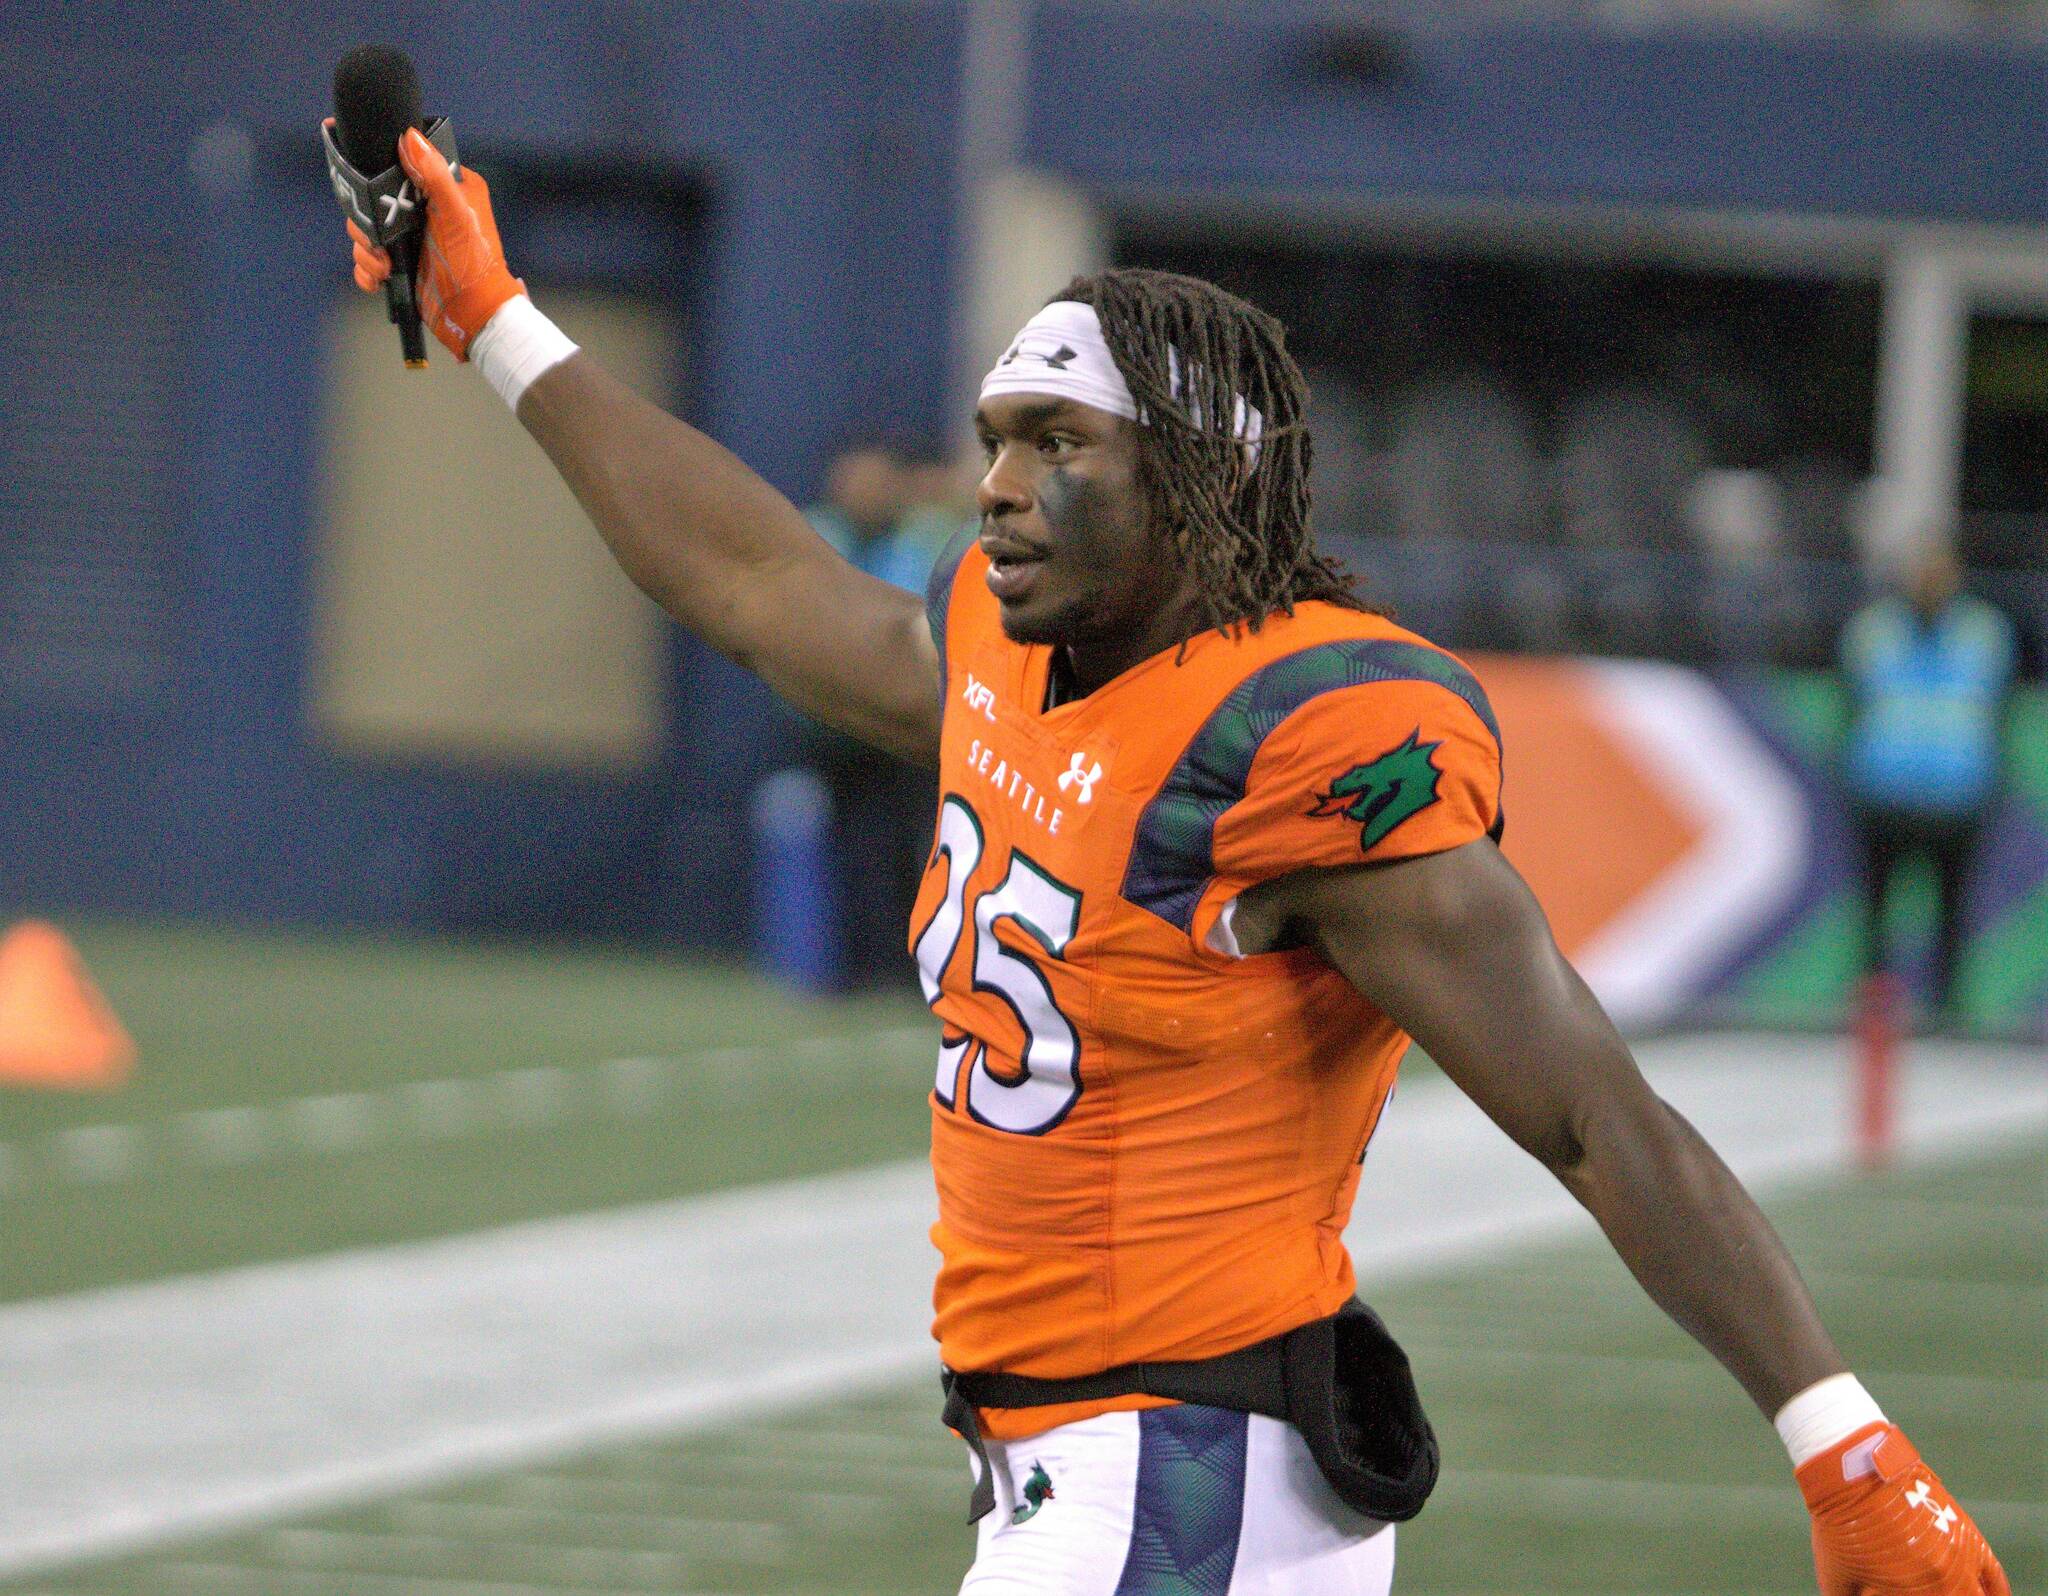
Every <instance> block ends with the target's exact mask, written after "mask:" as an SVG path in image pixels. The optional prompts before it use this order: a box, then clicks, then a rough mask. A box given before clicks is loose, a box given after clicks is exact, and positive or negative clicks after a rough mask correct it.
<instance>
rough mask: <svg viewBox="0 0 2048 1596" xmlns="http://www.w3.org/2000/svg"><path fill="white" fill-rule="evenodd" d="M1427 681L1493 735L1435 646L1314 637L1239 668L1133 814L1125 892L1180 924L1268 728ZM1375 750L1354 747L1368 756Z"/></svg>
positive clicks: (1471, 683)
mask: <svg viewBox="0 0 2048 1596" xmlns="http://www.w3.org/2000/svg"><path fill="white" fill-rule="evenodd" d="M1395 681H1406V682H1435V683H1436V684H1437V685H1438V686H1439V687H1443V688H1446V689H1448V690H1449V691H1450V692H1453V693H1455V694H1457V695H1458V697H1460V698H1462V699H1463V700H1464V701H1465V702H1466V703H1468V704H1470V705H1471V706H1472V712H1473V713H1474V714H1476V715H1477V716H1478V717H1479V718H1480V720H1481V721H1483V722H1484V723H1485V725H1486V729H1487V730H1488V731H1490V732H1491V733H1493V740H1494V742H1495V744H1496V745H1498V744H1499V742H1500V724H1499V722H1498V721H1496V720H1495V719H1494V718H1493V706H1492V705H1491V704H1489V703H1487V701H1486V694H1485V692H1484V691H1483V690H1482V689H1481V688H1480V686H1479V683H1478V682H1477V681H1475V680H1474V679H1473V676H1472V673H1471V672H1470V671H1468V670H1466V669H1465V667H1464V666H1462V665H1460V664H1459V663H1458V662H1457V661H1456V660H1454V659H1452V658H1451V656H1450V655H1448V654H1446V653H1444V652H1443V651H1442V650H1441V649H1435V648H1431V647H1430V646H1429V645H1428V644H1426V643H1404V642H1400V641H1398V640H1395V639H1391V638H1361V639H1358V640H1355V641H1349V642H1342V643H1320V644H1318V645H1316V646H1315V647H1314V648H1306V649H1303V650H1302V651H1301V652H1300V653H1298V654H1289V655H1287V656H1286V657H1285V658H1284V659H1277V660H1274V661H1273V662H1272V663H1271V664H1270V665H1267V666H1265V667H1264V668H1263V669H1261V670H1258V671H1256V672H1254V673H1253V674H1252V675H1250V676H1247V677H1246V678H1245V679H1244V680H1243V681H1242V682H1239V683H1238V684H1237V686H1236V687H1235V688H1234V689H1232V691H1231V694H1230V696H1229V697H1228V698H1226V699H1224V700H1223V702H1222V703H1221V704H1220V705H1218V706H1217V708H1216V710H1215V712H1214V713H1213V714H1211V715H1210V717H1209V718H1208V720H1206V721H1205V722H1203V724H1202V729H1201V730H1200V731H1198V732H1196V733H1195V736H1194V740H1193V741H1192V742H1190V743H1189V744H1188V746H1187V751H1186V752H1185V753H1183V754H1182V755H1181V756H1180V761H1179V763H1177V764H1176V765H1175V766H1174V767H1173V770H1172V771H1171V772H1170V773H1169V774H1168V776H1167V778H1166V780H1165V782H1164V783H1162V784H1161V786H1160V788H1159V791H1158V792H1157V793H1156V794H1154V795H1153V798H1152V801H1151V802H1150V803H1148V804H1147V805H1146V806H1145V812H1144V813H1143V814H1142V815H1140V816H1139V817H1138V831H1137V837H1136V840H1135V841H1134V842H1133V843H1132V846H1131V859H1130V863H1129V864H1128V865H1127V866H1126V867H1125V869H1124V885H1123V896H1124V898H1125V899H1126V900H1127V901H1128V902H1131V903H1135V904H1136V905H1137V906H1138V907H1139V908H1141V909H1148V910H1150V911H1151V912H1152V913H1153V914H1156V915H1158V916H1159V918H1160V919H1162V920H1166V921H1169V922H1171V923H1172V924H1174V925H1176V926H1178V927H1179V928H1180V929H1181V930H1183V931H1189V930H1192V928H1193V925H1194V918H1195V905H1196V903H1197V902H1199V901H1200V899H1201V896H1202V890H1203V888H1205V887H1206V886H1207V885H1208V884H1209V880H1210V878H1211V877H1212V876H1214V875H1215V873H1216V866H1215V854H1214V845H1215V837H1216V822H1217V820H1218V819H1219V818H1221V816H1222V815H1223V812H1224V811H1225V810H1227V809H1229V808H1230V807H1231V806H1232V805H1233V804H1235V803H1237V802H1238V801H1239V800H1241V799H1242V798H1243V797H1244V789H1245V783H1246V781H1248V780H1249V779H1250V777H1251V770H1252V761H1253V760H1255V759H1256V758H1257V757H1258V753H1259V748H1260V746H1261V745H1262V744H1263V743H1264V742H1265V740H1266V738H1267V736H1268V735H1269V734H1270V733H1271V732H1272V731H1273V729H1274V728H1275V727H1276V726H1278V725H1279V724H1280V723H1281V722H1282V721H1284V720H1286V719H1287V718H1288V716H1290V715H1292V714H1293V713H1294V712H1295V711H1296V710H1298V709H1300V708H1301V707H1302V706H1303V705H1304V704H1306V703H1308V702H1309V701H1310V700H1311V699H1315V698H1320V697H1321V696H1322V695H1323V694H1324V693H1334V692H1337V691H1338V690H1340V689H1342V688H1346V687H1358V686H1361V685H1363V684H1364V683H1367V682H1395ZM1381 752H1383V750H1382V749H1378V748H1368V749H1362V750H1360V757H1361V758H1371V757H1372V756H1373V755H1375V754H1378V753H1381Z"/></svg>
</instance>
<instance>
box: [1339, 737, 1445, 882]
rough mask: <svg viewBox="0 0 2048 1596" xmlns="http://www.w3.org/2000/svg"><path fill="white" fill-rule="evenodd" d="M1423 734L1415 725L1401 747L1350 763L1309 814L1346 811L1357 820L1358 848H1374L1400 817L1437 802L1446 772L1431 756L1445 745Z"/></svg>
mask: <svg viewBox="0 0 2048 1596" xmlns="http://www.w3.org/2000/svg"><path fill="white" fill-rule="evenodd" d="M1421 735H1422V729H1421V728H1420V727H1417V728H1416V729H1415V730H1414V731H1412V732H1410V733H1409V734H1408V740H1407V741H1406V742H1404V743H1403V744H1401V746H1400V747H1399V748H1390V749H1388V750H1387V751H1386V752H1385V753H1384V754H1381V755H1380V757H1379V758H1377V759H1374V760H1371V761H1369V762H1367V763H1366V764H1363V765H1354V766H1352V767H1351V769H1349V770H1347V771H1345V772H1344V774H1343V775H1341V776H1339V777H1338V778H1337V779H1336V780H1335V781H1333V782H1331V783H1330V790H1329V791H1328V792H1323V793H1317V794H1316V804H1315V807H1314V808H1313V809H1311V810H1310V811H1309V814H1310V815H1311V816H1313V817H1318V818H1320V817H1321V816H1324V815H1342V816H1343V817H1344V818H1345V819H1346V820H1355V821H1357V822H1358V825H1359V832H1358V847H1359V851H1360V852H1362V853H1369V852H1371V850H1372V848H1373V846H1374V845H1375V844H1376V843H1378V842H1379V840H1380V839H1381V838H1382V837H1384V836H1385V835H1386V834H1387V833H1388V832H1390V831H1392V830H1393V829H1394V828H1395V827H1396V826H1398V825H1399V824H1400V823H1401V822H1402V821H1404V820H1406V819H1407V818H1408V817H1409V816H1410V815H1413V814H1418V813H1420V812H1421V811H1422V810H1424V809H1427V808H1428V807H1429V806H1430V805H1431V804H1433V803H1435V802H1436V784H1437V780H1438V778H1439V777H1440V776H1441V775H1442V774H1443V772H1442V771H1441V770H1440V769H1438V767H1437V763H1436V761H1435V760H1434V759H1432V758H1431V757H1430V756H1431V755H1432V754H1434V753H1435V752H1436V751H1437V749H1438V748H1440V747H1441V746H1443V745H1442V744H1441V743H1425V742H1423V741H1421V740H1420V739H1421Z"/></svg>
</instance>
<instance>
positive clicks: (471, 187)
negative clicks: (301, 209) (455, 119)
mask: <svg viewBox="0 0 2048 1596" xmlns="http://www.w3.org/2000/svg"><path fill="white" fill-rule="evenodd" d="M398 159H399V163H400V164H401V165H402V166H404V168H405V175H406V176H407V177H409V178H411V179H412V181H413V185H414V187H416V188H417V189H419V191H420V193H421V194H422V195H423V196H424V197H425V199H426V202H427V236H426V238H425V239H424V240H423V241H422V242H421V245H420V270H419V296H420V320H421V321H422V322H424V323H425V324H426V327H427V330H428V331H429V332H431V333H432V334H433V335H434V336H435V337H436V338H438V339H440V340H441V342H442V343H444V344H446V345H447V346H448V349H449V352H450V353H452V354H453V355H454V356H455V358H456V359H457V360H467V359H468V358H469V344H470V340H471V339H473V338H475V337H476V335H477V334H478V333H480V332H482V331H483V330H484V323H486V322H488V321H489V320H490V319H491V317H492V316H494V315H496V314H497V312H498V307H499V306H501V305H503V304H504V303H505V301H506V300H508V299H511V298H512V297H514V296H515V295H517V294H523V293H525V292H526V284H525V283H523V282H521V281H520V280H519V279H518V278H516V277H514V276H513V275H512V273H511V271H510V270H509V269H508V268H507V267H506V265H505V246H504V245H503V244H501V243H499V242H498V224H497V222H496V221H495V220H494V219H493V218H492V216H491V191H490V188H489V186H488V185H487V184H485V182H484V180H483V179H482V178H481V177H479V176H478V175H477V174H476V173H475V172H474V171H472V170H471V169H470V168H469V167H466V166H465V167H464V168H463V169H462V176H461V177H460V178H457V177H456V175H455V174H454V172H452V171H450V170H449V167H448V162H447V161H446V160H445V159H443V158H442V155H441V152H440V151H439V150H437V149H435V148H434V146H433V145H431V144H429V143H428V142H427V140H426V138H425V137H424V136H423V135H422V134H421V133H420V132H419V131H418V130H417V129H410V128H409V129H407V130H406V133H405V136H404V137H403V138H401V139H400V140H399V141H398ZM347 226H348V236H349V237H350V238H351V239H352V240H353V241H354V243H355V271H356V286H357V287H359V288H361V289H362V290H363V291H364V292H365V293H374V292H375V291H376V290H378V289H380V288H382V287H383V286H384V279H385V278H387V277H389V276H390V275H391V256H390V254H389V253H388V252H387V251H385V250H383V249H380V248H379V247H378V246H377V245H376V244H373V243H372V242H371V241H370V237H369V235H368V234H367V233H365V232H364V231H363V230H362V229H361V228H360V227H358V226H356V224H355V223H354V222H349V223H348V224H347Z"/></svg>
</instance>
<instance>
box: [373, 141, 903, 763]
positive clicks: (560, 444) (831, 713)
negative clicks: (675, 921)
mask: <svg viewBox="0 0 2048 1596" xmlns="http://www.w3.org/2000/svg"><path fill="white" fill-rule="evenodd" d="M399 158H400V160H401V161H402V163H403V164H404V166H405V169H406V171H407V173H408V174H409V175H410V176H411V178H412V179H413V181H414V183H415V184H417V185H418V187H419V189H420V191H421V192H422V194H424V195H425V197H426V203H427V240H426V244H425V247H424V248H423V250H422V252H421V258H420V300H421V313H422V316H423V318H424V319H425V321H426V324H427V326H428V327H429V328H430V329H431V330H432V331H433V334H434V336H435V337H436V338H438V339H439V340H440V341H441V342H442V343H443V344H445V345H446V346H447V347H448V348H449V349H450V350H451V351H453V353H454V354H455V356H456V358H457V359H460V360H474V362H475V363H476V365H477V366H478V367H479V368H480V369H481V370H482V372H483V374H484V376H485V378H486V379H487V380H488V381H489V382H490V383H491V386H492V387H493V388H495V389H496V390H497V391H498V393H499V394H500V395H501V396H502V397H504V399H505V400H506V402H507V403H508V404H510V405H511V406H512V407H513V409H514V411H515V412H516V414H517V415H518V417H519V420H520V421H521V423H522V424H524V426H525V427H526V429H527V431H528V432H530V433H531V434H532V435H533V437H534V439H535V440H536V441H537V442H538V443H539V444H540V446H541V447H542V448H543V449H545V450H546V451H547V454H548V458H549V459H551V460H552V461H553V462H554V464H555V468H556V469H557V470H558V471H560V472H561V474H562V478H563V480H564V481H565V482H567V483H568V484H569V487H570V488H571V490H572V491H573V492H574V493H575V495H576V497H577V499H578V500H579V501H580V502H581V503H582V505H583V508H584V510H585V511H586V512H587V513H588V514H589V516H590V518H591V520H592V521H593V522H595V523H596V525H597V529H598V531H599V532H600V533H602V534H603V536H604V539H605V541H606V543H608V544H609V545H610V546H611V550H612V553H613V554H614V555H615V556H616V557H617V559H618V561H619V564H620V565H621V566H623V567H624V568H625V571H626V574H627V575H628V576H630V577H631V578H632V579H633V581H634V582H635V583H637V584H638V585H639V586H640V588H641V589H642V590H643V591H644V592H646V593H647V594H648V595H649V596H650V597H651V598H653V599H654V600H655V602H656V603H658V604H660V605H661V607H662V608H663V609H665V610H667V611H668V612H669V614H671V615H673V616H674V617H675V618H676V619H677V620H678V621H680V622H682V624H683V625H685V626H687V627H688V628H690V630H691V631H693V632H695V633H696V634H697V635H698V636H700V637H702V638H703V639H704V640H705V641H706V642H708V643H710V644H711V646H712V647H714V648H716V649H717V650H718V651H719V652H720V653H722V654H724V655H725V656H726V657H727V658H729V659H731V660H734V661H735V662H737V663H739V664H741V665H744V666H746V667H747V668H748V669H749V670H752V671H754V672H755V673H757V674H758V675H760V676H761V677H762V678H763V679H764V680H765V681H767V683H768V684H769V685H770V686H771V687H773V688H774V689H775V690H776V691H777V692H778V693H780V694H781V695H782V696H783V697H784V698H786V699H788V700H789V701H790V702H791V703H792V704H794V705H795V706H796V707H797V708H799V709H801V710H804V711H805V712H807V713H809V714H812V715H815V716H816V717H817V718H818V719H820V720H822V721H825V722H827V723H828V724H830V725H833V726H836V727H838V728H839V729H840V730H842V731H845V732H848V733H850V734H851V735H853V736H855V737H859V738H861V739H863V740H864V741H867V742H870V743H873V744H875V745H876V746H878V747H881V748H886V749H888V750H889V751H890V752H891V753H895V754H898V755H901V756H902V757H904V758H906V759H911V760H914V761H919V762H923V763H931V762H933V761H935V760H936V759H937V757H938V747H939V701H938V699H939V659H938V652H937V649H936V647H935V646H934V645H933V642H932V639H931V635H930V633H929V631H928V630H927V627H926V623H925V615H924V608H923V605H922V604H921V603H920V602H919V600H918V599H917V598H916V597H915V596H914V595H912V594H909V593H905V592H903V591H902V590H901V589H899V588H896V587H893V586H891V585H890V584H889V583H886V582H883V581H880V580H878V579H877V578H875V577H871V576H869V575H867V574H866V573H865V572H863V571H861V570H859V569H858V568H856V567H855V566H853V565H850V564H849V563H847V562H846V561H845V560H844V559H842V558H840V556H839V555H838V554H837V553H836V552H835V551H834V550H833V549H832V547H831V546H830V545H829V544H827V543H826V542H825V541H824V540H823V539H822V538H820V537H818V535H817V534H816V533H815V532H813V531H812V530H811V528H810V525H809V523H808V522H806V521H805V520H804V518H803V516H802V515H801V514H800V513H799V512H798V510H797V509H796V507H795V506H794V505H792V504H791V503H790V502H789V501H788V500H787V499H785V498H784V497H783V496H782V495H781V494H780V493H778V492H776V491H775V489H774V488H772V487H770V486H769V485H768V484H767V483H766V482H764V481H763V480H762V479H761V478H760V477H759V476H758V475H756V474H755V473H754V472H753V471H752V470H750V469H749V468H748V467H747V466H746V465H745V464H744V463H743V462H741V461H740V460H739V459H738V458H737V457H736V456H734V455H733V454H732V453H730V452H729V451H728V450H726V449H724V448H723V447H721V446H720V445H719V444H717V443H715V442H713V441H712V440H711V439H710V438H708V437H706V436H705V435H704V434H703V433H701V432H699V431H697V430H696V429H695V428H694V427H690V426H688V425H686V424H685V423H683V422H681V421H678V420H676V419H675V418H674V417H673V416H670V415H668V414H667V413H665V412H664V411H662V410H661V409H660V408H659V407H657V406H655V405H652V404H650V403H648V402H647V401H646V400H645V399H642V398H641V397H640V396H639V395H637V394H635V393H633V392H632V391H631V390H630V389H628V388H626V387H625V386H624V385H623V384H621V383H619V382H617V381H615V380H613V379H612V377H611V376H610V375H608V374H607V373H606V372H605V371H604V370H603V369H602V368H601V367H600V366H599V365H598V364H597V362H596V361H594V360H592V359H591V358H590V357H589V356H588V355H586V354H583V353H581V352H579V351H577V349H576V347H575V346H574V345H573V344H572V343H570V342H569V340H568V339H567V338H565V337H564V336H563V335H562V333H561V332H560V330H559V329H557V328H556V327H555V326H554V324H553V323H552V322H550V321H548V319H547V318H546V317H545V316H543V315H541V313H540V312H539V311H537V310H535V309H534V308H533V305H532V303H531V301H530V300H528V299H527V298H526V295H525V290H524V286H523V285H522V284H521V283H520V282H519V281H518V280H517V279H515V278H514V277H513V276H512V274H511V272H510V271H509V270H508V269H507V267H506V264H505V256H504V250H503V248H502V246H501V245H500V244H499V242H498V230H497V225H496V223H495V222H494V221H493V219H492V216H491V206H490V195H489V191H488V189H487V188H486V187H485V185H484V181H483V179H482V178H480V177H479V176H477V174H476V173H475V172H473V171H470V170H468V169H467V168H465V169H464V170H463V172H462V174H461V176H460V177H459V178H458V177H457V176H456V175H455V174H454V173H453V172H452V171H450V169H449V167H448V164H447V162H446V161H445V160H443V159H442V157H441V155H440V153H439V152H438V151H437V150H435V149H434V147H433V146H432V145H430V144H429V143H428V142H427V141H426V140H425V139H424V138H422V137H420V135H419V134H418V133H416V132H408V133H407V134H406V135H405V137H404V138H403V139H402V140H401V141H400V143H399ZM349 231H350V233H351V235H352V236H353V237H354V239H355V272H356V281H357V283H358V285H359V286H361V287H363V288H364V289H366V290H368V289H375V288H377V287H379V286H380V285H381V284H382V282H383V280H384V278H385V276H386V275H388V274H389V272H390V270H391V264H390V260H389V258H388V257H387V256H386V255H385V254H384V253H383V251H381V250H378V249H376V248H375V247H374V246H373V245H371V244H370V242H369V240H368V239H367V238H365V237H364V236H363V235H362V234H361V233H360V232H358V231H357V230H356V228H355V227H354V225H353V224H350V228H349Z"/></svg>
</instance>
